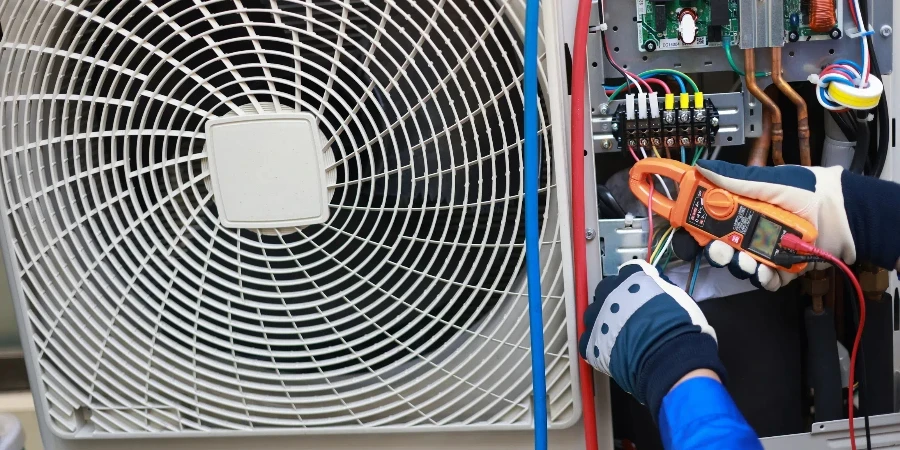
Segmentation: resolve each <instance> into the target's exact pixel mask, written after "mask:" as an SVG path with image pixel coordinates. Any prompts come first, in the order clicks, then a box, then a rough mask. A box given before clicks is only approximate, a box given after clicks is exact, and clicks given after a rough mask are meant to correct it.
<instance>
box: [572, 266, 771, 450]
mask: <svg viewBox="0 0 900 450" xmlns="http://www.w3.org/2000/svg"><path fill="white" fill-rule="evenodd" d="M584 322H585V328H586V330H587V331H585V333H584V334H583V335H582V336H581V339H580V340H579V346H578V347H579V352H580V353H581V356H582V357H583V358H585V360H587V362H588V363H590V364H591V365H592V366H594V367H596V368H597V369H599V370H601V371H602V372H604V373H606V374H607V375H609V376H611V377H612V378H613V380H615V382H616V383H617V384H618V385H619V386H620V387H622V389H624V390H625V391H626V392H629V393H631V394H632V395H634V397H635V398H636V399H637V400H638V401H640V402H641V403H643V404H645V405H647V406H648V407H649V408H650V412H651V414H653V416H654V417H656V418H657V419H658V421H659V424H660V431H661V432H662V437H663V442H664V443H665V446H666V448H668V449H681V448H684V449H689V448H690V449H725V448H727V449H738V450H741V449H761V448H762V446H761V445H760V444H759V441H758V440H757V439H756V434H755V433H754V432H753V430H752V429H751V428H750V426H749V425H748V424H747V422H745V421H744V419H743V418H742V417H741V414H740V413H739V412H738V410H737V407H735V405H734V402H732V400H731V397H729V396H728V392H727V391H725V388H724V387H722V384H721V383H720V382H719V380H721V379H722V378H724V376H725V368H724V366H723V365H722V362H721V360H719V355H718V346H717V344H716V334H715V331H714V330H713V329H712V327H710V326H709V324H708V323H707V322H706V318H705V317H704V316H703V312H701V311H700V308H699V307H698V306H697V304H696V303H694V300H693V299H691V298H690V297H689V296H688V295H687V293H685V292H684V291H683V290H681V289H680V288H678V287H676V286H675V285H673V284H671V283H669V282H668V281H666V280H665V279H664V278H663V277H661V276H660V275H659V272H658V271H657V270H656V268H655V267H653V266H651V265H650V264H647V263H646V262H644V261H633V262H631V263H628V264H626V265H625V266H623V267H622V268H621V270H620V271H619V275H617V276H615V277H607V278H605V279H603V281H601V282H600V284H599V285H598V286H597V289H596V291H595V292H594V302H593V303H592V304H591V305H590V307H588V310H587V311H586V312H585V316H584Z"/></svg>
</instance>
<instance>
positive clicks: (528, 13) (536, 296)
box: [523, 0, 547, 450]
mask: <svg viewBox="0 0 900 450" xmlns="http://www.w3.org/2000/svg"><path fill="white" fill-rule="evenodd" d="M539 13H540V0H526V3H525V50H524V55H523V60H524V64H525V73H524V77H523V78H524V91H525V93H524V95H525V99H524V100H525V102H524V103H525V149H524V152H525V158H524V160H525V167H524V169H525V183H524V184H525V265H526V270H527V275H528V316H529V326H530V330H531V384H532V388H533V393H534V448H535V449H536V450H546V449H547V380H546V379H545V374H544V370H545V369H544V367H545V364H544V318H543V312H542V311H541V300H542V297H543V296H542V294H541V253H540V252H541V248H540V229H539V226H538V219H539V215H540V211H539V210H538V180H539V176H540V174H539V173H538V171H539V165H538V164H539V162H540V150H539V147H538V141H539V137H538V78H537V69H538V18H539Z"/></svg>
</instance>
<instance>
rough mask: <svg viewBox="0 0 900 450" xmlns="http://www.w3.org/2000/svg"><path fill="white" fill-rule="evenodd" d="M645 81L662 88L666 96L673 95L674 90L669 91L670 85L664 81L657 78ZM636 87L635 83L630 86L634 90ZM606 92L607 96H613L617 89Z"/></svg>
mask: <svg viewBox="0 0 900 450" xmlns="http://www.w3.org/2000/svg"><path fill="white" fill-rule="evenodd" d="M644 81H646V82H649V83H653V84H655V85H657V86H659V87H661V88H662V89H663V92H665V93H666V94H671V93H672V90H671V89H669V85H668V84H666V82H665V81H663V80H660V79H657V78H647V79H645V80H644ZM635 86H636V85H635V84H634V83H630V84H629V85H628V87H629V88H633V87H635ZM605 91H606V95H609V94H612V93H613V92H616V90H615V89H605Z"/></svg>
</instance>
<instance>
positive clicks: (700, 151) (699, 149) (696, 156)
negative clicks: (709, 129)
mask: <svg viewBox="0 0 900 450" xmlns="http://www.w3.org/2000/svg"><path fill="white" fill-rule="evenodd" d="M703 151H704V148H703V147H697V148H695V149H694V160H693V161H691V165H692V166H696V165H697V161H698V160H700V155H702V154H703Z"/></svg>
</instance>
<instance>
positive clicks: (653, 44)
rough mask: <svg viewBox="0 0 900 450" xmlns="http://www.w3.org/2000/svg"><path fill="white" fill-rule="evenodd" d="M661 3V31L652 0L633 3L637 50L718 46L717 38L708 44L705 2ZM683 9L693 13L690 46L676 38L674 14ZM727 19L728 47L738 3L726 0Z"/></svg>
mask: <svg viewBox="0 0 900 450" xmlns="http://www.w3.org/2000/svg"><path fill="white" fill-rule="evenodd" d="M796 1H798V2H799V1H801V0H796ZM662 4H664V5H665V7H666V27H665V30H664V31H663V30H657V29H656V3H655V2H653V1H652V0H637V29H638V45H639V46H640V49H641V51H645V52H646V51H658V50H678V49H686V48H703V47H721V46H722V41H721V39H718V40H717V39H716V38H713V41H712V42H710V39H709V20H710V1H709V0H674V1H669V2H665V3H662ZM684 8H691V9H693V10H694V12H695V13H696V14H697V40H696V41H695V42H694V43H692V44H685V43H684V42H682V41H681V39H679V36H678V14H679V13H680V12H681V11H682V10H683V9H684ZM728 17H729V21H728V24H727V25H724V26H722V38H724V37H729V38H731V42H732V45H736V44H737V36H738V31H739V30H740V19H739V18H738V0H728ZM648 43H649V44H648Z"/></svg>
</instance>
